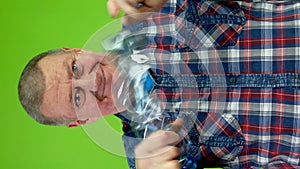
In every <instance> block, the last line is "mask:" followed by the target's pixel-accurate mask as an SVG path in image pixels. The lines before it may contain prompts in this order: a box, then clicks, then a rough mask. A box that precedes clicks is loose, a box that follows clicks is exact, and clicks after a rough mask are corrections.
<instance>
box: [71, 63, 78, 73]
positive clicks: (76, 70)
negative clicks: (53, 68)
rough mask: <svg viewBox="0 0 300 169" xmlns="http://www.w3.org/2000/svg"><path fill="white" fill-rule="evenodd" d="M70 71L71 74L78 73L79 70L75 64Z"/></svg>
mask: <svg viewBox="0 0 300 169" xmlns="http://www.w3.org/2000/svg"><path fill="white" fill-rule="evenodd" d="M72 71H73V73H75V74H76V73H78V71H79V68H78V65H76V63H74V64H73V66H72Z"/></svg>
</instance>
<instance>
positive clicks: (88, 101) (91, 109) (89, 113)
mask: <svg viewBox="0 0 300 169" xmlns="http://www.w3.org/2000/svg"><path fill="white" fill-rule="evenodd" d="M75 111H76V114H77V116H78V118H79V119H87V118H94V117H99V114H100V109H99V107H98V104H97V99H96V98H95V97H94V96H93V95H92V94H87V95H86V96H85V101H84V103H82V105H81V106H80V107H79V108H75Z"/></svg>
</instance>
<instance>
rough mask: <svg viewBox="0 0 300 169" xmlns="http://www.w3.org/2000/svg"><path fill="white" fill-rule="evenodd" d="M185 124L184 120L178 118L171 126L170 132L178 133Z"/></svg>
mask: <svg viewBox="0 0 300 169" xmlns="http://www.w3.org/2000/svg"><path fill="white" fill-rule="evenodd" d="M183 123H184V121H183V119H181V118H177V119H176V120H175V121H174V122H173V123H172V124H171V128H170V130H171V131H174V132H176V133H177V132H178V131H179V130H180V129H181V128H182V126H183Z"/></svg>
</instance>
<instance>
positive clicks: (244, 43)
mask: <svg viewBox="0 0 300 169" xmlns="http://www.w3.org/2000/svg"><path fill="white" fill-rule="evenodd" d="M113 2H114V5H115V6H117V8H110V9H111V10H112V11H113V10H114V9H117V10H116V11H118V9H119V8H120V7H126V6H122V5H117V4H118V2H119V1H113ZM126 2H131V1H126ZM119 3H121V2H119ZM122 3H123V2H122ZM131 3H135V2H131ZM131 3H129V4H131ZM145 4H146V6H147V3H146V2H145ZM114 5H113V6H114ZM129 6H130V5H129ZM299 8H300V6H299V3H297V2H294V1H291V2H256V3H254V2H240V1H237V2H224V1H201V2H198V1H187V0H186V1H168V2H167V3H166V4H165V6H164V7H163V8H162V9H161V13H160V14H158V15H154V16H153V15H152V16H151V17H149V18H147V19H146V20H144V21H140V22H137V23H135V24H133V25H126V26H125V27H124V29H126V30H129V32H130V33H129V34H127V33H126V32H125V36H124V37H125V38H124V41H122V42H124V43H123V44H122V45H120V46H122V47H121V48H117V49H115V51H118V52H117V53H116V55H115V54H114V53H107V54H99V53H91V52H86V51H81V50H78V49H64V50H60V51H59V52H58V53H55V52H54V54H53V53H52V52H50V53H46V54H43V55H42V56H44V57H42V58H40V59H38V60H37V61H36V62H35V63H34V64H33V65H36V66H37V67H35V68H27V69H25V71H24V73H23V76H22V77H26V76H27V77H28V79H29V80H27V81H24V80H21V81H20V85H19V86H20V91H22V90H23V91H26V92H27V93H28V94H31V93H32V92H29V91H30V89H32V88H34V87H36V86H38V85H39V84H43V83H44V85H40V86H41V87H40V89H39V91H38V92H36V93H34V94H32V95H24V96H23V97H20V98H21V100H22V101H21V102H22V103H23V104H24V107H25V109H26V110H27V111H28V112H35V114H33V115H32V116H33V117H34V118H35V119H37V120H38V118H41V119H42V120H41V122H43V119H44V123H46V124H53V122H54V123H56V121H57V120H58V119H60V120H58V121H60V122H59V124H66V125H67V124H68V125H69V126H78V125H83V124H86V123H89V122H92V121H94V120H96V119H97V118H98V117H99V116H102V115H109V114H115V113H117V112H122V111H124V110H129V113H121V114H118V116H119V117H120V118H121V119H122V120H123V121H124V132H125V135H126V136H131V137H140V135H141V133H144V131H143V130H139V129H138V128H137V127H136V126H138V125H139V124H140V123H141V121H134V120H132V118H131V113H130V112H142V113H143V111H140V110H143V108H145V107H147V105H148V104H144V103H141V104H138V103H140V102H138V99H137V98H139V97H138V96H139V95H136V94H135V93H134V91H135V90H134V89H135V88H134V85H133V86H131V84H135V83H136V82H140V83H139V84H141V85H140V86H141V88H142V90H141V91H142V92H144V93H146V95H144V94H142V96H154V98H159V106H158V107H161V108H162V109H159V110H160V111H161V112H162V113H163V114H167V115H168V116H169V117H170V119H172V120H171V121H173V120H175V119H176V117H177V116H178V115H179V114H180V113H181V112H193V113H194V114H196V120H195V121H194V123H192V127H191V128H189V130H188V132H187V133H186V134H185V135H184V136H186V138H187V139H186V140H187V141H186V142H188V143H189V144H187V145H188V146H187V149H186V152H185V153H186V154H189V155H190V156H191V157H192V158H193V159H192V161H193V160H196V161H197V163H198V167H203V166H204V167H205V166H223V167H224V168H259V167H265V168H271V167H273V168H296V167H297V166H299V162H300V161H299V157H300V150H299V148H300V141H299V140H300V135H299V133H300V129H299V126H300V119H299V118H300V116H299V114H300V110H299V99H300V96H299V89H298V87H299V85H300V84H299V82H300V81H299V78H300V74H299V71H300V66H299V65H300V64H299V58H300V57H299V56H300V53H299V49H300V48H299V45H300V43H299V40H300V34H299V33H300V30H299V26H300V25H299V23H300V22H299V21H300V17H299V16H300V15H299ZM140 9H144V8H140ZM124 10H125V11H126V9H124ZM133 10H135V9H133ZM164 14H166V15H164ZM169 14H170V15H169ZM124 53H126V54H125V56H127V57H124V58H129V59H124V60H123V59H120V58H123V57H122V56H119V54H121V55H122V54H124ZM106 55H109V56H108V57H106ZM108 58H109V59H108ZM123 61H124V62H123ZM31 63H32V62H31ZM120 63H123V64H120ZM124 63H126V64H124ZM128 65H129V66H128ZM136 65H137V66H138V69H135V68H136V67H135V66H136ZM130 70H131V71H130ZM132 70H141V71H137V72H134V71H132ZM30 71H32V72H33V74H28V75H26V74H27V72H30ZM37 72H39V73H37ZM116 72H117V75H119V76H115V75H116V74H115V73H116ZM132 72H133V73H132ZM126 73H127V74H128V76H126ZM136 73H138V74H136ZM33 75H37V76H39V77H34V76H33ZM120 75H122V76H120ZM123 75H124V76H123ZM136 75H139V76H136ZM136 78H137V79H136ZM24 79H26V78H24ZM37 79H40V80H37ZM128 79H130V80H129V81H128ZM81 80H82V82H81ZM32 81H35V84H33V85H32V86H34V87H32V86H29V87H27V88H23V87H22V86H25V85H26V84H28V83H29V82H32ZM91 81H92V82H93V83H90V82H91ZM122 84H123V86H122ZM126 84H127V85H126ZM115 85H116V86H118V87H115V88H114V86H115ZM124 85H125V86H126V87H127V88H126V87H125V88H124ZM111 86H113V90H111ZM22 88H23V89H22ZM114 89H115V90H114ZM118 89H122V90H121V91H120V92H119V90H118ZM123 89H124V90H123ZM48 91H49V92H48ZM123 91H127V92H125V93H131V92H133V93H134V94H129V95H123V94H124V92H123ZM20 93H22V92H20ZM114 93H115V94H114ZM20 95H21V94H20ZM35 96H36V97H35ZM22 98H23V99H22ZM151 98H152V97H151ZM30 99H32V101H31V102H32V103H34V104H32V105H30V106H27V107H26V102H27V100H30ZM142 99H143V97H142ZM38 101H40V104H38ZM124 103H125V104H124ZM146 103H147V102H146ZM154 103H156V102H154ZM161 103H162V104H161ZM95 105H96V106H95ZM33 108H34V109H33ZM31 109H33V110H32V111H31ZM92 110H97V111H92ZM155 110H156V109H155ZM185 123H186V121H185ZM175 125H177V123H176V122H175ZM178 126H181V124H179V125H178ZM161 133H164V134H163V136H162V137H159V138H157V139H153V138H156V137H155V136H156V135H161ZM166 133H167V134H166ZM166 135H167V136H169V137H166ZM126 138H128V137H126ZM126 138H125V139H124V143H125V149H126V152H127V154H128V157H129V158H128V161H129V165H130V167H131V168H135V167H137V168H151V167H152V168H153V167H155V168H160V167H161V168H163V167H167V166H169V168H170V166H173V168H175V167H176V168H180V167H181V166H180V165H179V163H178V159H177V158H178V156H179V152H177V151H176V149H175V150H174V145H176V143H177V142H178V135H177V134H175V133H173V132H170V131H164V132H162V131H159V132H155V133H154V134H153V135H151V136H150V137H148V138H146V139H145V140H144V141H142V142H141V143H140V144H139V145H138V146H137V148H136V152H135V154H134V152H133V150H134V148H135V147H136V145H137V144H138V142H132V140H131V139H128V140H127V139H126ZM153 143H155V144H153ZM157 143H164V144H157ZM169 146H171V149H169V151H166V153H161V154H159V155H158V156H157V151H159V150H160V149H163V148H164V147H168V148H169ZM140 154H141V155H142V156H143V155H145V154H146V155H147V158H138V159H137V161H136V162H135V161H134V160H135V159H134V158H132V157H134V156H135V155H140ZM153 154H156V156H155V155H153ZM163 157H165V158H163ZM166 165H167V166H166Z"/></svg>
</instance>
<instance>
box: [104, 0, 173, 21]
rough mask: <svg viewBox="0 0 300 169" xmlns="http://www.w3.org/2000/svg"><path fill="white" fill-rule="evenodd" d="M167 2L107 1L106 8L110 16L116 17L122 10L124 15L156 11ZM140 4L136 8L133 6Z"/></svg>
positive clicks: (158, 0)
mask: <svg viewBox="0 0 300 169" xmlns="http://www.w3.org/2000/svg"><path fill="white" fill-rule="evenodd" d="M167 1H168V0H108V2H107V8H108V12H109V14H110V16H112V17H114V18H115V17H117V16H118V14H119V12H120V11H121V10H123V11H124V12H125V14H126V15H130V14H134V13H142V12H155V11H158V10H159V9H160V8H161V7H162V6H163V5H164V4H165V3H166V2H167ZM137 4H142V6H140V7H138V8H136V7H135V5H137Z"/></svg>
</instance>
